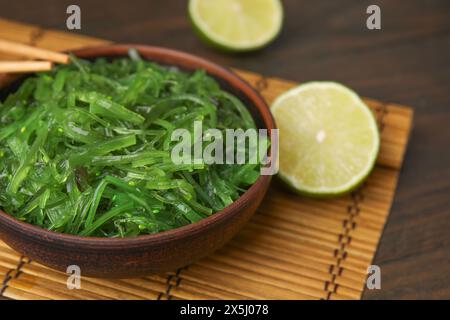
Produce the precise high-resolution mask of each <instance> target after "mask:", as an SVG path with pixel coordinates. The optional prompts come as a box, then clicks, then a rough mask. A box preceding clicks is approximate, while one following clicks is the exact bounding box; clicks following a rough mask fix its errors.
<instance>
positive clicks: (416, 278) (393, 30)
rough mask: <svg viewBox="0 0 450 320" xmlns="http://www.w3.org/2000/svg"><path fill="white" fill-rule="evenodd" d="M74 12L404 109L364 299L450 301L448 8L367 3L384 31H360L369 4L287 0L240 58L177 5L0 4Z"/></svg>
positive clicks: (97, 26)
mask: <svg viewBox="0 0 450 320" xmlns="http://www.w3.org/2000/svg"><path fill="white" fill-rule="evenodd" d="M72 3H77V4H79V5H80V7H81V11H82V30H81V31H77V32H79V33H82V34H87V35H92V36H95V37H101V38H105V39H110V40H113V41H116V42H128V43H145V44H152V45H160V46H167V47H172V48H176V49H180V50H185V51H189V52H192V53H195V54H198V55H201V56H203V57H206V58H208V59H211V60H213V61H215V62H217V63H221V64H224V65H228V66H233V67H238V68H242V69H246V70H251V71H255V72H259V73H263V74H266V75H270V76H278V77H282V78H286V79H290V80H295V81H299V82H304V81H311V80H333V81H339V82H342V83H344V84H346V85H348V86H350V87H352V88H353V89H355V90H356V91H357V92H358V93H360V94H361V95H363V96H366V97H371V98H376V99H379V100H382V101H388V102H397V103H400V104H405V105H410V106H412V107H413V108H414V109H415V120H414V129H413V132H412V135H411V141H410V144H409V147H408V151H407V154H406V158H405V162H404V166H403V169H402V172H401V176H400V182H399V187H398V191H397V194H396V198H395V201H394V204H393V208H392V211H391V215H390V218H389V221H388V224H387V227H386V229H385V231H384V234H383V237H382V240H381V243H380V246H379V249H378V252H377V255H376V258H375V262H374V264H377V265H379V266H380V267H381V272H382V284H381V285H382V289H381V290H366V291H365V293H364V296H363V298H365V299H415V298H421V299H444V298H445V299H449V298H450V96H449V89H450V1H448V0H430V1H423V0H401V1H392V0H391V1H388V0H383V1H381V0H379V1H376V3H377V4H378V5H379V6H380V7H381V11H382V30H377V31H370V30H368V29H367V28H366V18H367V15H366V13H365V12H366V8H367V6H368V5H370V4H372V3H375V2H374V1H355V0H339V1H338V0H334V1H329V0H317V1H313V2H311V1H306V0H286V1H284V4H285V24H284V29H283V32H282V34H281V35H280V37H279V38H278V39H277V40H276V41H275V43H273V44H272V45H270V46H269V47H267V48H265V49H263V50H261V51H259V52H255V53H250V54H240V55H236V54H224V53H221V52H217V51H215V50H213V49H210V48H209V47H207V46H205V45H204V44H203V43H201V42H200V41H199V40H198V39H197V37H196V36H195V35H194V33H193V32H192V29H191V26H190V23H189V20H188V18H187V15H186V2H185V1H182V0H164V1H156V0H138V1H135V0H130V1H120V0H109V1H92V0H91V1H61V0H45V1H44V0H42V1H23V0H20V1H10V0H0V15H1V16H3V17H5V18H9V19H15V20H19V21H23V22H29V23H33V24H38V25H41V26H43V27H48V28H56V29H62V30H65V19H66V17H67V15H66V13H65V11H66V8H67V6H68V5H69V4H72Z"/></svg>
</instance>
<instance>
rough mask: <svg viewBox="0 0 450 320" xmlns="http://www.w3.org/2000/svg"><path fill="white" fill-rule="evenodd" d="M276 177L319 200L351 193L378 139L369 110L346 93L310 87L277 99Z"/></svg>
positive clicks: (334, 87)
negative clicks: (277, 175)
mask: <svg viewBox="0 0 450 320" xmlns="http://www.w3.org/2000/svg"><path fill="white" fill-rule="evenodd" d="M272 112H273V115H274V117H275V120H276V122H277V125H278V128H279V129H280V131H279V135H280V142H279V148H280V149H279V150H280V171H279V175H280V177H281V178H282V180H284V181H285V182H287V183H288V184H289V185H290V186H291V187H292V188H293V189H295V190H296V191H298V192H300V193H302V194H307V195H312V196H319V197H326V196H333V195H340V194H343V193H346V192H348V191H351V190H353V189H354V188H356V187H357V186H358V185H359V184H361V182H362V181H364V179H365V178H366V177H367V176H368V175H369V173H370V171H371V170H372V168H373V166H374V165H375V160H376V158H377V154H378V150H379V146H380V137H379V133H378V128H377V124H376V121H375V118H374V116H373V114H372V112H371V111H370V109H369V108H368V107H367V106H366V105H365V104H364V102H363V101H362V100H361V99H360V98H359V96H358V95H357V94H356V93H355V92H353V91H352V90H350V89H348V88H346V87H344V86H343V85H341V84H338V83H334V82H310V83H306V84H303V85H300V86H298V87H296V88H294V89H291V90H289V91H288V92H286V93H284V94H283V95H281V96H280V97H278V98H277V99H276V100H275V102H274V103H273V105H272Z"/></svg>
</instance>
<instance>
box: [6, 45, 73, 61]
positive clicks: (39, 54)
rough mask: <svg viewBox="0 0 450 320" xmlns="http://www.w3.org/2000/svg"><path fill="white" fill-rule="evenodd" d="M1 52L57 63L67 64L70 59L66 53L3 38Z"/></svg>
mask: <svg viewBox="0 0 450 320" xmlns="http://www.w3.org/2000/svg"><path fill="white" fill-rule="evenodd" d="M0 52H5V53H9V54H13V55H18V56H21V57H25V58H29V59H38V60H46V61H52V62H56V63H64V64H66V63H69V61H70V58H69V56H68V55H67V54H64V53H60V52H54V51H51V50H46V49H41V48H36V47H32V46H28V45H25V44H22V43H17V42H12V41H7V40H2V39H0Z"/></svg>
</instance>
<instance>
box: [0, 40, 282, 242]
mask: <svg viewBox="0 0 450 320" xmlns="http://www.w3.org/2000/svg"><path fill="white" fill-rule="evenodd" d="M130 48H134V49H136V50H138V52H140V53H141V54H142V56H143V57H144V59H145V57H146V56H149V57H150V56H151V57H150V58H148V60H153V61H155V62H157V63H161V64H166V65H171V64H173V65H175V66H181V67H185V68H187V69H191V70H193V69H201V68H202V69H205V71H206V72H207V73H208V74H210V75H212V76H215V77H217V78H220V79H221V80H222V81H225V82H226V83H228V84H229V85H230V86H231V87H233V88H235V89H236V90H237V91H239V92H241V93H242V94H243V95H245V96H246V97H247V99H249V101H250V102H251V103H252V104H253V105H254V107H255V109H256V111H257V112H258V114H259V115H260V116H261V119H262V123H263V124H264V127H265V128H267V129H268V131H269V132H270V131H271V130H273V129H276V125H275V120H274V118H273V116H272V114H271V112H270V109H269V106H268V105H267V103H266V102H265V100H264V99H263V98H262V96H261V95H260V94H259V93H258V92H257V91H256V90H255V89H253V88H252V87H251V86H250V84H248V83H247V82H246V81H245V80H243V79H242V78H241V77H239V76H238V75H237V74H235V73H234V72H233V71H231V70H230V69H228V68H226V67H222V66H220V65H218V64H216V63H214V62H211V61H209V60H206V59H204V58H201V57H198V56H196V55H192V54H189V53H186V52H183V51H178V50H173V49H168V48H164V47H156V46H147V45H138V44H136V45H135V44H112V45H103V46H89V47H83V48H80V49H76V50H71V52H72V53H73V54H74V55H76V56H78V57H82V58H100V57H112V58H114V57H120V56H126V55H127V52H128V50H129V49H130ZM165 61H170V62H169V63H167V62H165ZM177 63H178V64H177ZM190 63H192V65H194V66H195V67H194V68H192V67H189V64H190ZM270 179H271V176H260V177H259V178H258V180H257V181H256V182H255V183H254V184H253V185H252V186H251V187H250V188H249V189H248V190H247V191H246V192H244V193H243V194H242V195H241V196H240V197H239V198H238V199H237V200H236V201H234V202H233V203H232V204H231V205H229V206H227V207H226V208H224V209H222V210H220V211H219V212H216V213H214V214H212V215H211V216H209V217H207V218H204V219H202V220H200V221H198V222H196V223H191V224H188V225H186V226H182V227H179V228H175V229H172V230H168V231H163V232H160V233H155V234H149V235H140V236H137V237H129V238H101V237H84V236H78V235H71V234H65V233H59V232H56V231H51V230H47V229H44V228H42V227H39V226H35V225H32V224H30V223H27V222H23V221H20V220H17V219H16V218H14V217H13V216H10V215H9V214H7V213H5V212H3V211H2V210H0V224H3V225H4V226H6V227H7V228H8V227H9V229H16V230H17V229H19V230H18V231H19V232H21V233H22V234H25V235H26V237H30V238H32V237H40V238H43V239H45V240H46V241H47V242H48V244H51V243H52V242H53V241H55V244H56V245H58V244H66V245H69V246H71V247H72V246H73V245H80V246H85V247H98V248H111V249H113V248H123V247H126V248H133V247H135V248H137V247H141V246H143V245H151V244H161V243H166V242H169V241H172V240H175V239H182V238H185V237H189V236H192V235H195V234H198V233H201V232H202V231H204V230H205V229H207V228H208V227H211V226H214V225H219V224H220V222H222V221H225V220H227V219H229V218H231V217H232V216H234V215H238V214H240V212H241V209H242V208H243V207H245V203H246V202H247V201H252V200H253V199H255V198H257V195H258V193H259V192H260V191H261V189H262V188H264V186H265V185H266V184H268V183H270ZM56 242H57V243H56Z"/></svg>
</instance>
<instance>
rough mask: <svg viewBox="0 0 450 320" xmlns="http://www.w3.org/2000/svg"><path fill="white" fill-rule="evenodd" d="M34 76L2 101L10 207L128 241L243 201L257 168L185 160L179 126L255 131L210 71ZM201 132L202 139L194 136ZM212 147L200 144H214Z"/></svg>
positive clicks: (152, 69) (145, 65) (114, 65)
mask: <svg viewBox="0 0 450 320" xmlns="http://www.w3.org/2000/svg"><path fill="white" fill-rule="evenodd" d="M72 60H73V64H70V65H64V66H58V67H57V68H55V69H54V70H53V71H51V72H47V73H41V74H37V75H35V76H32V77H30V78H28V79H26V80H25V81H24V82H23V83H22V85H21V86H20V87H19V89H18V90H17V91H16V92H14V93H12V94H10V95H9V96H8V97H7V98H6V99H5V100H4V101H2V102H0V190H3V191H4V192H0V208H2V210H4V211H5V212H8V213H9V214H11V215H13V216H14V217H16V218H17V219H20V220H22V221H26V222H29V223H31V224H34V225H37V226H40V227H43V228H46V229H49V230H54V231H57V232H62V233H68V234H76V235H81V236H99V237H128V236H137V235H140V234H152V233H157V232H161V231H165V230H170V229H173V228H177V227H180V226H183V225H187V224H189V223H194V222H197V221H199V220H201V219H203V218H205V217H207V216H209V215H211V214H213V213H214V212H217V211H219V210H221V209H223V208H225V207H226V206H228V205H230V204H231V203H232V202H233V201H235V200H236V199H237V198H238V197H239V196H240V195H241V194H242V192H244V191H245V190H246V188H248V186H250V185H251V184H253V183H254V182H255V181H256V179H257V178H258V176H259V165H249V164H244V165H234V164H212V165H207V164H205V163H193V164H179V165H178V164H175V163H173V162H172V161H171V158H170V155H171V151H172V149H173V147H174V146H175V144H176V143H177V141H172V140H171V134H172V132H173V131H174V130H175V129H176V128H184V129H187V130H189V131H190V132H191V134H192V133H193V130H194V121H201V122H202V127H203V129H204V130H206V129H208V128H218V129H219V130H222V131H223V133H224V136H225V129H243V130H247V129H249V128H255V124H254V122H253V119H252V117H251V115H250V113H249V112H248V111H247V108H246V107H245V106H244V105H243V104H242V102H241V101H240V100H239V99H238V98H236V97H235V96H233V95H231V94H229V93H226V92H224V91H222V90H221V89H220V87H219V85H218V83H217V82H216V81H215V80H213V79H212V78H210V77H209V76H207V75H206V74H205V72H203V71H201V70H200V71H197V72H194V73H192V74H189V73H185V72H181V71H179V70H177V69H175V68H168V67H164V66H160V65H157V64H155V63H151V62H148V61H143V60H141V58H140V57H139V55H138V54H137V52H136V51H132V52H130V59H126V58H123V59H116V60H114V61H112V62H109V61H107V60H106V59H97V60H95V61H93V62H89V61H84V60H80V59H77V58H75V57H72ZM192 135H193V134H192ZM207 145H208V143H207V142H204V143H203V144H202V148H203V149H204V148H205V147H206V146H207Z"/></svg>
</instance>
